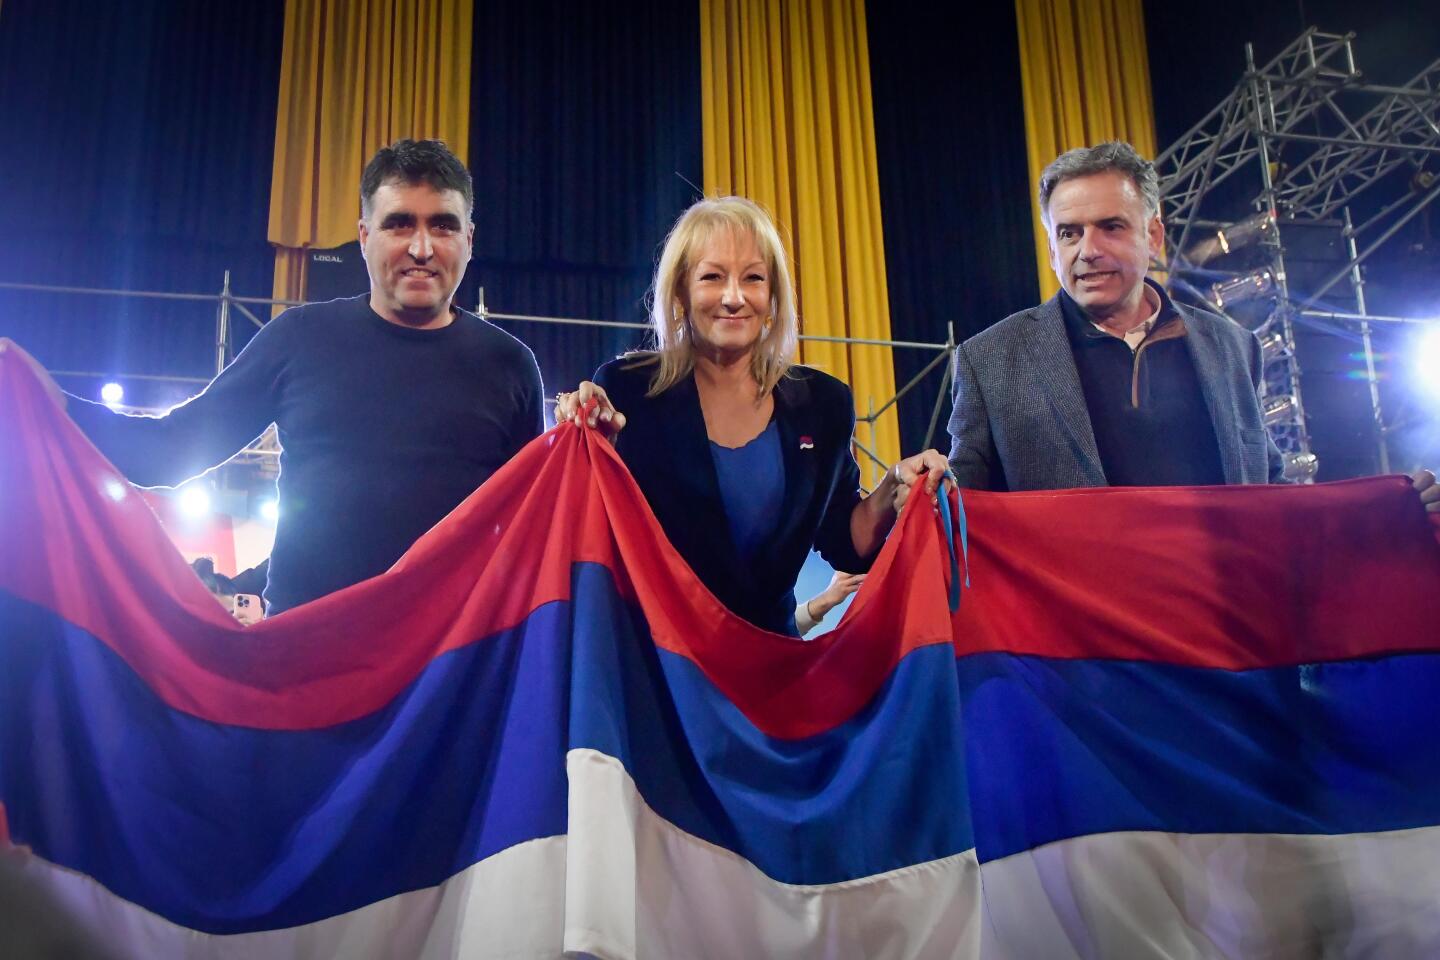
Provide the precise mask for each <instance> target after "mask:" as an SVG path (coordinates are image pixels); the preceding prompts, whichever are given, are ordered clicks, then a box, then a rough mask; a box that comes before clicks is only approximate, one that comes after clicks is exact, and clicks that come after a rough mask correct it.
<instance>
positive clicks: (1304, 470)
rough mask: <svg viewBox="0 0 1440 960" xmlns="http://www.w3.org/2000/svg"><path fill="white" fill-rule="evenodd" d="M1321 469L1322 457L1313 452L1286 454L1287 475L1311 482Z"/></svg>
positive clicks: (1297, 479)
mask: <svg viewBox="0 0 1440 960" xmlns="http://www.w3.org/2000/svg"><path fill="white" fill-rule="evenodd" d="M1319 470H1320V459H1319V458H1318V457H1316V456H1315V454H1313V453H1290V454H1286V455H1285V476H1287V477H1289V478H1290V479H1291V480H1295V481H1298V482H1300V483H1310V482H1313V481H1314V479H1315V474H1316V473H1318V472H1319Z"/></svg>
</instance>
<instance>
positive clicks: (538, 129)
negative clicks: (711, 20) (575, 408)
mask: <svg viewBox="0 0 1440 960" xmlns="http://www.w3.org/2000/svg"><path fill="white" fill-rule="evenodd" d="M698 17H699V8H698V5H697V4H696V3H693V2H686V3H675V2H673V0H618V2H614V3H604V4H574V3H570V2H566V0H533V2H524V3H520V2H509V3H480V4H477V5H476V8H475V43H474V66H473V73H472V87H471V98H472V103H473V107H472V113H471V137H470V169H471V172H472V174H473V175H474V177H475V224H476V229H475V262H474V263H473V264H472V265H471V268H470V271H469V273H468V275H467V277H466V280H465V283H464V284H463V285H462V288H461V294H460V297H461V302H462V303H463V304H465V305H467V306H469V305H471V304H473V303H474V302H475V298H476V288H477V287H479V286H482V285H483V286H484V288H485V301H486V304H487V306H488V307H489V308H490V309H491V310H493V311H496V312H501V313H512V314H531V315H543V316H559V317H577V318H582V319H596V320H622V321H632V322H643V321H644V319H645V307H644V299H645V293H646V290H647V288H648V286H649V283H650V275H651V271H652V270H653V268H654V262H655V257H656V255H657V253H658V250H659V245H660V243H661V241H662V240H663V239H664V236H665V233H666V231H667V230H668V229H669V227H670V225H671V224H672V223H673V222H674V220H675V218H676V217H677V216H678V215H679V214H680V212H681V211H682V210H683V209H684V208H685V207H686V206H687V205H688V204H689V203H690V202H691V201H692V200H694V199H695V198H696V196H697V194H696V191H695V189H694V188H693V187H692V186H691V185H690V184H691V183H694V184H699V183H700V180H701V166H702V159H701V128H700V62H699V51H700V36H699V29H700V28H699V20H698ZM687 181H689V183H687ZM502 325H503V326H505V327H506V328H507V329H509V330H510V331H511V332H513V333H515V334H516V335H517V336H519V337H520V338H521V339H522V340H524V341H525V342H526V343H528V344H530V346H531V347H532V348H533V349H534V350H535V353H536V356H537V357H538V359H539V361H540V366H541V371H542V373H543V374H544V377H545V385H546V387H547V388H549V390H550V391H551V392H552V393H553V392H554V391H556V390H560V389H572V388H573V387H574V385H575V384H576V383H577V382H579V381H580V380H581V379H584V378H588V377H589V376H590V374H591V373H593V372H594V370H595V368H596V367H597V366H598V365H599V364H600V363H601V362H603V361H604V360H607V359H609V358H611V357H613V356H615V355H616V354H617V353H619V352H621V351H623V350H624V349H626V348H628V347H631V346H635V345H637V344H639V342H640V340H641V338H642V336H643V332H642V331H635V330H616V329H605V328H593V327H592V328H585V327H572V326H553V325H545V324H537V323H508V322H506V323H502Z"/></svg>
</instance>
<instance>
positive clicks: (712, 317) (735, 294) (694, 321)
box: [678, 228, 771, 359]
mask: <svg viewBox="0 0 1440 960" xmlns="http://www.w3.org/2000/svg"><path fill="white" fill-rule="evenodd" d="M688 259H689V263H690V266H689V268H688V269H687V271H686V275H685V278H684V283H683V284H682V285H680V289H679V291H678V292H679V295H680V303H681V306H683V307H684V308H685V312H686V314H687V315H688V317H689V326H690V330H691V332H692V333H693V334H694V337H695V346H696V348H697V349H698V350H699V351H700V352H701V353H704V354H710V355H713V356H715V357H717V358H725V359H733V358H735V357H738V356H742V355H744V354H746V353H749V352H750V351H752V350H754V348H755V344H756V343H757V342H759V340H760V337H761V336H762V334H763V333H764V332H765V328H766V325H767V324H768V323H769V321H770V310H771V306H770V268H769V267H768V266H767V265H766V263H765V258H764V256H763V255H762V254H761V252H760V246H759V244H757V243H756V242H755V237H754V236H753V235H752V234H751V233H750V232H749V231H747V230H739V229H723V228H722V229H717V230H715V231H714V232H713V233H711V234H710V236H709V237H708V238H707V239H706V240H704V241H703V242H702V243H700V244H698V245H697V246H696V249H695V250H694V252H693V255H692V256H691V257H689V258H688Z"/></svg>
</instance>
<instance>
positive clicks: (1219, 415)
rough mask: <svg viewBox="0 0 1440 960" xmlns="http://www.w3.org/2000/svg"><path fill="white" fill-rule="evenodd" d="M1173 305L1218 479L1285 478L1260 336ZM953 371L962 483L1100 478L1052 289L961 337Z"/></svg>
mask: <svg viewBox="0 0 1440 960" xmlns="http://www.w3.org/2000/svg"><path fill="white" fill-rule="evenodd" d="M1175 309H1176V310H1178V311H1179V312H1180V315H1181V316H1182V317H1183V318H1184V320H1185V328H1186V331H1187V333H1186V336H1185V345H1186V346H1187V347H1188V348H1189V350H1190V359H1191V360H1192V361H1193V362H1194V364H1195V372H1196V375H1197V376H1198V378H1199V380H1200V387H1201V390H1202V391H1203V392H1204V394H1205V405H1206V406H1207V407H1209V408H1210V419H1211V421H1212V422H1213V423H1214V424H1215V437H1216V439H1217V440H1218V441H1219V444H1220V463H1221V465H1222V466H1223V467H1224V470H1225V482H1226V483H1283V482H1285V478H1284V468H1285V461H1284V459H1283V457H1282V456H1281V454H1280V450H1279V449H1278V448H1277V447H1276V446H1275V443H1274V441H1272V440H1271V439H1270V435H1269V433H1268V432H1267V431H1266V429H1265V424H1264V422H1263V420H1262V419H1261V412H1260V400H1259V396H1258V390H1259V387H1260V379H1261V373H1262V371H1261V359H1260V342H1259V341H1258V340H1257V339H1256V337H1255V335H1254V334H1253V333H1250V332H1249V331H1247V330H1245V329H1244V328H1243V327H1241V326H1239V325H1237V324H1235V323H1232V322H1231V321H1229V320H1226V319H1224V318H1223V317H1218V316H1215V315H1213V314H1208V313H1204V312H1201V311H1199V310H1194V309H1190V308H1187V307H1184V306H1181V305H1179V304H1176V305H1175ZM954 373H955V385H954V399H955V406H954V409H953V411H952V413H951V415H950V436H951V438H952V442H951V445H950V465H951V466H952V467H953V468H954V470H955V473H956V475H957V476H958V477H959V479H960V486H962V487H966V488H969V489H974V490H1061V489H1065V488H1069V487H1103V486H1106V483H1105V471H1104V469H1103V468H1102V467H1101V464H1100V453H1099V451H1098V450H1097V449H1096V446H1095V433H1094V430H1092V429H1091V426H1090V414H1089V412H1088V410H1087V409H1086V407H1085V395H1084V393H1083V392H1082V390H1081V387H1080V374H1079V373H1078V372H1077V371H1076V369H1075V357H1074V354H1073V352H1072V350H1071V346H1070V340H1069V337H1067V336H1066V333H1065V318H1064V317H1063V315H1062V314H1061V312H1060V299H1059V296H1058V295H1057V296H1055V297H1053V298H1051V299H1050V300H1047V301H1046V302H1045V303H1042V304H1040V306H1038V307H1032V308H1030V309H1029V310H1022V311H1021V312H1019V313H1016V314H1012V315H1010V316H1008V317H1006V318H1005V319H1004V320H1001V321H1000V322H999V323H997V324H995V325H994V326H993V327H990V328H989V329H987V330H985V331H983V332H981V333H978V334H976V335H975V336H973V337H971V338H970V339H969V340H966V341H965V342H964V343H962V344H961V345H960V346H959V348H958V349H957V350H956V351H955V370H954Z"/></svg>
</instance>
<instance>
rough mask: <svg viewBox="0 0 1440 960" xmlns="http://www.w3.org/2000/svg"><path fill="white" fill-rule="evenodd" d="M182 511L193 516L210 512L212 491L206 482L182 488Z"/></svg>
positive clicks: (196, 516)
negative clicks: (207, 487) (206, 485)
mask: <svg viewBox="0 0 1440 960" xmlns="http://www.w3.org/2000/svg"><path fill="white" fill-rule="evenodd" d="M180 512H181V513H183V514H185V516H187V517H193V518H199V517H203V516H206V515H207V514H209V513H210V491H209V490H208V489H206V487H205V484H203V483H192V484H189V485H188V486H184V487H181V488H180Z"/></svg>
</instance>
